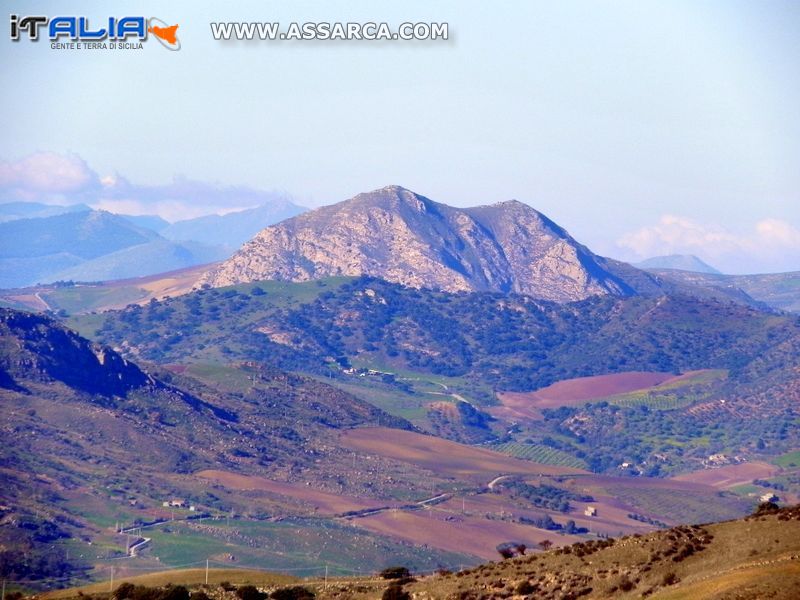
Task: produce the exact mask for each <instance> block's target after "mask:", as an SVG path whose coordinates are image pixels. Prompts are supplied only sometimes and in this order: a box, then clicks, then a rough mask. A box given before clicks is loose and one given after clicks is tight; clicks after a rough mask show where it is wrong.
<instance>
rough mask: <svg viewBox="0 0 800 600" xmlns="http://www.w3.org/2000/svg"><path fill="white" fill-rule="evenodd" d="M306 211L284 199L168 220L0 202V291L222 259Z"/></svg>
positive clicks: (83, 208)
mask: <svg viewBox="0 0 800 600" xmlns="http://www.w3.org/2000/svg"><path fill="white" fill-rule="evenodd" d="M304 210H305V209H304V208H302V207H299V206H296V205H294V204H292V203H291V202H288V201H282V202H276V203H274V204H270V205H265V206H260V207H257V208H253V209H249V210H244V211H238V212H234V213H229V214H227V215H224V216H219V215H209V216H204V217H200V218H196V219H188V220H184V221H179V222H176V223H172V224H170V223H169V222H167V221H166V220H164V219H162V218H161V217H159V216H157V215H137V216H132V215H117V214H112V213H110V212H106V211H98V210H93V209H91V208H90V207H89V206H86V205H83V204H75V205H70V206H53V205H48V204H42V203H38V202H9V203H4V204H0V288H17V287H25V286H30V285H35V284H37V283H51V282H53V281H65V280H73V281H107V280H112V279H123V278H130V277H139V276H144V275H152V274H155V273H161V272H164V271H171V270H175V269H180V268H184V267H190V266H193V265H198V264H204V263H210V262H215V261H218V260H222V259H224V258H227V257H228V256H229V255H230V254H232V253H233V251H235V250H236V249H237V248H238V247H239V246H240V245H241V244H243V243H244V242H245V241H247V240H248V239H249V238H251V237H252V236H253V235H255V234H256V233H257V232H258V231H260V230H261V229H263V228H264V227H267V226H268V225H272V224H274V223H276V222H278V221H281V220H283V219H285V218H288V217H290V216H294V215H296V214H299V213H301V212H303V211H304Z"/></svg>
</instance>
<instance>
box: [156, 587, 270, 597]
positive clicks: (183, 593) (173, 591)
mask: <svg viewBox="0 0 800 600" xmlns="http://www.w3.org/2000/svg"><path fill="white" fill-rule="evenodd" d="M159 600H189V590H187V589H186V588H185V587H184V586H182V585H175V586H170V587H167V588H165V589H164V591H163V592H162V593H161V595H160V598H159ZM253 600H256V599H255V598H254V599H253Z"/></svg>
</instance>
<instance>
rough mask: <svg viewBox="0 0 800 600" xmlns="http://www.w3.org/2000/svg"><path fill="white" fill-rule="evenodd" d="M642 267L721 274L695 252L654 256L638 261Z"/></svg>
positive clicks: (638, 264) (638, 265)
mask: <svg viewBox="0 0 800 600" xmlns="http://www.w3.org/2000/svg"><path fill="white" fill-rule="evenodd" d="M634 266H636V267H639V268H640V269H648V270H660V269H672V270H677V271H690V272H692V273H710V274H713V275H721V274H722V273H720V272H719V271H717V270H716V269H715V268H714V267H712V266H711V265H709V264H708V263H706V262H704V261H703V260H701V259H700V258H698V257H696V256H695V255H694V254H670V255H668V256H654V257H652V258H648V259H647V260H643V261H642V262H639V263H636V264H635V265H634Z"/></svg>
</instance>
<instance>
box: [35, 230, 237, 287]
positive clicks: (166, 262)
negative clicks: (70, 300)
mask: <svg viewBox="0 0 800 600" xmlns="http://www.w3.org/2000/svg"><path fill="white" fill-rule="evenodd" d="M228 255H229V253H228V252H226V251H225V250H224V249H222V248H220V247H218V246H205V245H203V244H200V243H197V242H171V241H169V240H165V239H155V240H153V241H151V242H147V243H146V244H140V245H138V246H131V247H129V248H123V249H122V250H117V251H116V252H111V253H109V254H105V255H103V256H100V257H98V258H95V259H93V260H89V261H86V262H82V263H80V264H78V265H74V266H71V267H69V268H66V269H63V270H58V271H55V272H53V273H51V274H50V279H51V280H53V281H110V280H117V279H130V278H133V277H144V276H148V275H155V274H157V273H165V272H167V271H175V270H177V269H184V268H187V267H191V266H194V265H198V264H207V263H212V262H215V261H218V260H222V259H224V258H226V257H227V256H228Z"/></svg>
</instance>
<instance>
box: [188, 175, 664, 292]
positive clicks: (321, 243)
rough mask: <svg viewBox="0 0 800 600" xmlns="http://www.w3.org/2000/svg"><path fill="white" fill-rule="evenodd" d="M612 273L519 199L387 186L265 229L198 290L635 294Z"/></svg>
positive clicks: (612, 267) (211, 273)
mask: <svg viewBox="0 0 800 600" xmlns="http://www.w3.org/2000/svg"><path fill="white" fill-rule="evenodd" d="M616 266H617V265H616V263H614V262H613V261H607V260H606V259H604V258H601V257H599V256H596V255H594V254H592V252H591V251H589V249H588V248H586V247H585V246H582V245H580V244H579V243H578V242H576V241H575V240H574V239H573V238H572V237H571V236H570V235H569V234H568V233H567V232H566V231H565V230H564V229H563V228H562V227H560V226H558V225H557V224H556V223H554V222H553V221H551V220H550V219H548V218H547V217H546V216H545V215H543V214H542V213H540V212H538V211H537V210H535V209H533V208H531V207H530V206H528V205H527V204H523V203H522V202H519V201H517V200H510V201H507V202H500V203H497V204H492V205H486V206H477V207H472V208H456V207H452V206H448V205H446V204H441V203H438V202H434V201H433V200H431V199H429V198H426V197H425V196H422V195H420V194H417V193H415V192H413V191H411V190H408V189H405V188H403V187H401V186H397V185H392V186H387V187H384V188H380V189H377V190H373V191H371V192H366V193H362V194H358V195H357V196H355V197H354V198H352V199H350V200H345V201H344V202H339V203H338V204H333V205H330V206H325V207H322V208H319V209H316V210H313V211H310V212H307V213H304V214H302V215H299V216H297V217H293V218H291V219H287V220H286V221H283V222H281V223H278V224H277V225H273V226H271V227H267V228H266V229H263V230H262V231H261V232H260V233H259V234H258V235H256V237H255V238H253V239H252V240H251V241H249V242H248V243H246V244H245V245H244V246H243V247H242V248H241V249H240V250H239V251H238V252H237V253H236V254H235V255H234V256H232V257H231V258H230V259H228V260H227V261H225V262H224V263H222V264H221V265H220V266H219V267H217V268H215V269H213V270H212V271H209V272H208V273H206V274H205V275H204V277H203V279H202V280H201V282H202V283H208V284H211V285H213V286H224V285H232V284H236V283H242V282H248V281H258V280H264V279H276V280H288V281H306V280H310V279H319V278H322V277H330V276H343V275H344V276H359V275H370V276H375V277H380V278H383V279H386V280H388V281H392V282H397V283H401V284H403V285H407V286H410V287H417V288H421V287H427V288H434V289H441V290H444V291H448V292H459V291H481V290H491V291H499V292H518V293H523V294H527V295H530V296H534V297H537V298H542V299H546V300H554V301H557V302H568V301H573V300H581V299H583V298H586V297H588V296H592V295H597V294H616V295H629V294H633V293H635V289H634V287H633V286H632V285H629V284H628V283H626V281H625V279H624V277H622V276H620V275H618V274H617V273H616V271H617V269H616ZM634 271H635V269H634ZM639 277H641V276H639ZM649 277H650V276H647V275H645V276H644V279H647V278H649ZM651 279H652V278H651ZM648 281H649V280H648Z"/></svg>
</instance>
